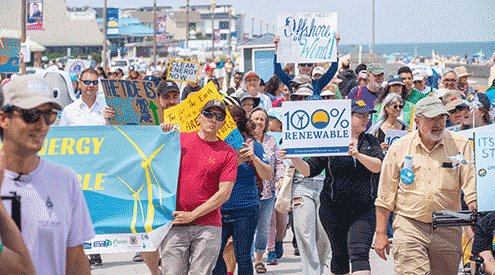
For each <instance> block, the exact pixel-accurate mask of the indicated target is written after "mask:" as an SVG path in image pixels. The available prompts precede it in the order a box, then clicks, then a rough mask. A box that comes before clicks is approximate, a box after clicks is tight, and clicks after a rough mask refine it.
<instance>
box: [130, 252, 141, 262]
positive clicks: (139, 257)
mask: <svg viewBox="0 0 495 275" xmlns="http://www.w3.org/2000/svg"><path fill="white" fill-rule="evenodd" d="M132 260H133V261H134V262H136V263H139V262H142V261H143V256H142V255H141V253H140V252H137V253H136V255H134V257H133V258H132Z"/></svg>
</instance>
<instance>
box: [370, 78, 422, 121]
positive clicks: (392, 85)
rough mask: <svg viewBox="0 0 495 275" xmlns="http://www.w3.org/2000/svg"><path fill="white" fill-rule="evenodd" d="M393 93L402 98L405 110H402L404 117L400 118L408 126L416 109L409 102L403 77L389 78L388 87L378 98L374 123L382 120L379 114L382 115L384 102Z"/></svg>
mask: <svg viewBox="0 0 495 275" xmlns="http://www.w3.org/2000/svg"><path fill="white" fill-rule="evenodd" d="M391 93H393V94H397V95H399V96H401V97H402V100H403V108H402V115H401V116H399V118H400V119H401V120H402V121H403V122H405V123H406V124H407V125H410V124H411V112H412V108H413V107H414V104H413V103H411V102H410V101H408V100H407V89H406V86H405V85H404V82H403V79H402V76H400V75H391V76H390V77H389V78H388V82H387V85H386V86H385V89H383V92H382V93H381V94H380V95H379V96H378V98H377V99H376V101H375V110H376V113H375V114H373V121H372V123H377V122H378V121H379V120H380V119H381V118H380V117H379V114H381V111H382V109H383V106H384V105H383V101H384V100H385V98H386V97H387V96H388V95H389V94H391Z"/></svg>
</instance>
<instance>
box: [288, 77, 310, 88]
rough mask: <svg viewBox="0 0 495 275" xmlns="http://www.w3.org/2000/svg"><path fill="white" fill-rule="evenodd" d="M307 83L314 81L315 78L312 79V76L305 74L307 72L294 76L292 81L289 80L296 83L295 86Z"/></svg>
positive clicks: (290, 83) (292, 83)
mask: <svg viewBox="0 0 495 275" xmlns="http://www.w3.org/2000/svg"><path fill="white" fill-rule="evenodd" d="M306 83H309V84H311V83H313V80H312V79H311V77H309V76H307V75H305V74H300V75H298V76H296V77H294V79H292V80H291V81H289V85H295V86H298V85H301V84H306Z"/></svg>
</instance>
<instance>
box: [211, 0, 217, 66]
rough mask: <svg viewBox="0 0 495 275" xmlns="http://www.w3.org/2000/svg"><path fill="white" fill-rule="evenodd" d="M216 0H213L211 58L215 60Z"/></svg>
mask: <svg viewBox="0 0 495 275" xmlns="http://www.w3.org/2000/svg"><path fill="white" fill-rule="evenodd" d="M215 4H216V3H215V0H211V3H210V5H211V59H212V61H214V60H215V34H214V32H215V31H214V15H215V14H214V12H215Z"/></svg>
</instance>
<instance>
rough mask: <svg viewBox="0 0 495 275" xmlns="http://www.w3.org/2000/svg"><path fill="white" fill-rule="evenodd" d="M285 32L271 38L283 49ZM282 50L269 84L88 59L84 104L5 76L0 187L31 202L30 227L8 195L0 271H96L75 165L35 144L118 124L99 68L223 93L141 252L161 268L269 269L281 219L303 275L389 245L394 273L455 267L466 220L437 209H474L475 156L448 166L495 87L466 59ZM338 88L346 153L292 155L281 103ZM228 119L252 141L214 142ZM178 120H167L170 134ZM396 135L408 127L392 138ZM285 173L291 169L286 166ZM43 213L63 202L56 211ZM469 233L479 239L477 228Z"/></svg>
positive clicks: (186, 147)
mask: <svg viewBox="0 0 495 275" xmlns="http://www.w3.org/2000/svg"><path fill="white" fill-rule="evenodd" d="M336 38H337V39H336V40H337V43H338V41H339V40H340V37H338V35H337V37H336ZM278 42H279V38H278V37H276V38H275V40H274V44H275V49H277V47H278ZM276 54H277V50H275V58H274V60H273V64H274V74H273V77H271V78H270V79H268V80H267V82H264V80H263V79H261V78H260V76H259V75H258V74H257V73H256V72H254V71H249V72H245V73H242V72H239V68H238V67H236V65H235V64H234V63H233V62H232V61H231V60H230V59H227V60H225V61H222V60H214V61H212V60H209V61H207V62H206V63H204V66H203V71H202V75H201V77H200V78H199V80H198V81H197V82H195V83H189V84H187V86H186V87H184V88H183V89H181V88H180V87H179V85H177V83H175V82H174V81H171V80H167V69H166V68H167V66H166V64H161V63H160V64H157V65H156V66H155V65H154V64H151V66H150V67H149V68H148V69H146V70H143V69H142V68H137V69H135V70H130V72H129V73H128V75H125V74H124V72H123V71H122V70H117V71H115V72H112V73H110V74H109V73H107V72H106V71H105V70H104V69H103V68H101V67H98V68H96V69H86V70H84V71H83V72H82V73H81V74H80V75H79V76H77V77H76V76H73V77H72V80H73V82H74V88H75V91H76V94H77V96H78V99H77V100H76V101H74V102H73V103H72V104H70V105H68V106H66V107H65V108H63V110H61V109H62V108H61V106H60V105H59V104H58V103H57V102H56V101H55V100H54V99H53V95H52V93H51V92H50V91H49V89H48V87H47V84H46V82H45V81H44V80H43V79H41V78H38V77H35V76H31V75H23V76H18V77H16V78H12V79H11V80H10V79H9V81H5V83H3V84H4V85H3V92H2V93H0V95H1V99H2V100H1V102H0V103H1V104H0V105H1V110H0V128H1V131H0V135H1V137H2V143H3V144H2V145H3V146H2V147H1V148H0V161H1V163H0V165H1V169H3V170H4V173H0V178H3V180H1V181H0V186H1V194H2V195H6V194H9V192H16V193H17V194H20V195H21V196H22V205H23V208H22V210H23V211H26V212H23V216H22V217H23V220H22V225H23V227H22V233H21V231H20V230H19V229H18V228H17V226H16V225H15V223H14V222H13V221H12V219H11V218H10V217H9V212H8V211H7V210H6V209H5V207H4V206H3V204H0V219H1V222H0V237H1V243H2V244H0V253H1V254H0V266H2V268H5V269H3V270H0V273H2V272H3V271H5V272H6V273H17V274H21V273H23V274H33V273H34V271H36V273H38V274H65V273H71V274H72V273H80V274H89V273H90V268H89V265H88V260H87V257H86V256H85V255H84V250H83V246H82V244H83V242H85V241H88V240H90V239H91V238H93V237H94V230H93V227H92V224H91V218H90V216H89V213H88V209H87V206H86V204H85V201H84V197H83V194H82V191H81V189H80V188H79V181H78V179H77V176H76V174H75V173H74V171H72V170H70V169H68V168H66V167H64V166H62V165H59V164H55V163H52V162H50V161H47V160H44V159H43V158H40V157H39V156H38V155H37V152H38V151H39V150H40V149H41V148H42V146H43V143H44V138H45V136H46V133H47V132H48V130H49V128H50V125H51V124H53V123H54V122H55V121H56V119H57V111H61V116H60V121H59V122H58V123H59V126H61V127H62V126H63V127H67V126H79V125H108V124H110V120H111V119H112V118H114V117H115V116H116V112H115V110H114V109H113V108H111V107H108V106H106V103H105V100H104V98H103V97H102V93H101V90H102V88H101V84H100V81H99V80H100V79H129V80H141V79H143V80H150V81H153V82H155V84H156V91H157V95H158V105H159V106H158V107H160V108H161V109H162V110H164V109H168V108H171V107H173V106H176V105H177V104H179V103H180V101H181V100H184V99H186V98H187V97H188V96H191V95H192V94H194V93H196V92H198V91H200V89H201V88H202V87H203V86H204V85H206V84H207V83H208V82H210V81H211V82H213V83H214V85H215V86H216V88H217V90H218V91H219V92H220V93H221V95H222V96H223V101H220V100H211V101H208V102H206V103H205V105H204V106H203V107H202V110H201V114H200V115H199V117H198V122H199V125H200V130H199V131H198V132H193V133H181V134H180V141H181V149H182V150H181V160H180V168H179V178H178V185H177V186H178V188H177V190H178V191H177V205H176V211H175V212H173V213H172V215H173V217H174V220H173V221H172V224H173V226H172V227H171V229H170V231H169V232H168V234H167V235H166V237H165V239H164V240H163V241H162V243H161V245H160V249H158V250H157V251H155V252H143V253H137V254H136V255H135V257H134V260H135V261H141V260H144V262H145V263H146V265H147V266H148V268H149V269H150V272H151V273H152V274H189V273H191V274H233V273H234V271H235V269H236V268H237V269H238V274H254V272H256V273H266V272H267V271H269V267H267V266H266V265H265V264H267V265H276V264H277V263H278V261H279V259H281V258H282V257H283V255H284V251H283V240H284V238H285V233H286V230H287V228H291V230H292V231H293V233H294V234H293V235H294V239H293V246H294V248H295V253H296V254H297V255H299V256H300V259H301V267H302V271H303V273H304V274H323V273H324V272H325V271H327V269H328V268H329V269H330V272H331V273H332V274H349V273H350V272H352V273H353V274H371V265H370V260H369V254H370V251H371V249H374V250H375V252H376V253H377V254H378V255H379V256H380V257H381V258H383V259H386V254H388V253H389V250H390V247H392V254H393V257H394V263H395V272H396V273H397V274H456V273H457V268H458V266H459V263H460V260H461V254H462V246H461V240H462V229H461V228H439V229H436V230H435V231H432V230H431V219H432V212H433V211H438V210H452V211H458V210H461V202H463V204H464V205H465V206H464V207H465V209H471V210H474V209H476V208H477V201H476V184H475V169H474V166H473V165H472V164H468V165H463V166H460V167H457V169H453V168H452V165H450V166H449V165H448V164H449V163H451V162H452V161H451V160H449V158H448V157H449V156H456V155H457V154H459V153H462V154H463V156H464V157H465V159H466V160H467V161H472V160H473V159H474V151H473V148H472V145H471V144H470V142H469V140H468V139H467V138H465V137H464V136H462V135H461V134H459V133H456V132H457V131H460V130H465V129H472V128H476V127H481V126H486V125H489V124H492V123H493V112H492V110H493V107H492V102H493V101H491V100H490V99H491V98H489V96H491V93H489V94H488V95H486V94H485V93H483V92H478V91H476V90H474V89H473V88H472V87H470V85H469V82H468V81H467V79H468V78H469V77H470V76H472V74H470V73H469V72H467V70H466V68H465V67H463V66H459V67H457V68H455V69H453V70H452V69H446V70H445V72H443V74H442V75H441V78H440V79H432V76H429V75H428V74H427V73H426V71H424V70H415V71H412V70H411V69H410V68H409V67H407V66H404V67H401V68H400V69H399V70H398V71H397V72H396V73H394V74H392V75H385V70H384V65H383V64H378V63H371V64H367V65H366V64H359V65H357V66H356V68H355V69H354V70H352V69H351V64H350V60H348V59H346V60H341V61H339V60H338V61H336V62H333V63H331V64H314V63H299V64H297V66H296V67H294V66H293V65H292V64H286V65H285V67H284V68H283V67H282V64H280V63H278V62H277V56H276ZM162 65H163V66H162ZM325 68H326V69H325ZM296 70H297V73H296ZM433 78H434V77H433ZM385 79H387V81H386V82H385ZM494 86H495V85H494ZM491 90H493V89H491ZM491 90H489V92H490V91H491ZM342 99H350V100H351V101H352V103H351V104H352V105H351V106H352V107H351V112H352V116H351V117H352V119H351V129H352V131H351V142H350V144H349V150H348V155H347V156H329V157H308V158H294V157H290V158H289V157H287V156H286V151H285V149H284V148H283V144H281V143H280V142H279V140H277V139H276V138H275V137H274V136H273V135H271V134H270V133H271V132H273V133H281V132H282V125H283V119H282V109H281V107H282V105H283V102H285V101H294V102H297V101H306V100H313V101H315V102H319V101H321V100H342ZM227 110H228V112H227ZM228 114H230V115H231V116H232V118H233V119H234V121H235V123H236V125H237V128H238V129H239V131H240V133H241V135H242V138H243V139H244V143H243V147H242V148H241V149H239V150H238V151H235V150H234V149H233V148H232V147H230V146H229V145H227V143H225V142H224V141H222V140H220V139H219V138H218V137H217V133H218V131H219V130H220V129H221V128H222V127H223V126H224V124H225V120H226V116H227V115H228ZM173 126H174V125H172V124H169V123H163V124H161V127H162V129H163V131H171V130H172V129H173ZM388 130H403V131H408V130H409V131H410V133H409V134H407V135H406V136H404V137H403V138H401V139H399V140H398V141H397V142H395V143H393V144H392V145H390V144H388V143H387V141H386V140H385V136H386V134H387V131H388ZM287 168H293V170H295V171H294V173H293V174H292V175H290V174H289V173H286V171H287ZM23 177H25V178H26V179H24V180H23ZM285 177H290V179H289V181H291V182H292V211H291V212H290V213H281V212H279V211H277V209H275V207H274V205H275V202H276V200H277V196H278V191H279V190H280V188H281V187H282V184H283V182H286V181H285V180H284V178H285ZM48 179H49V180H48ZM33 209H43V211H45V212H50V213H55V214H56V217H57V219H59V220H56V221H55V222H53V221H52V220H50V218H47V217H48V216H49V217H52V215H51V214H50V215H48V216H47V215H44V214H43V215H41V214H40V213H38V212H36V213H35V212H30V211H34V210H33ZM43 213H44V212H43ZM490 217H491V219H493V216H490ZM47 219H48V220H47ZM288 220H290V221H291V222H290V226H289V225H288ZM59 221H60V222H59ZM485 222H486V221H485ZM485 228H486V226H485V227H483V228H482V229H479V230H477V231H476V233H477V234H480V233H479V232H485V231H486V230H485ZM465 231H466V235H469V236H473V235H474V232H472V231H471V229H470V228H467V229H465ZM491 232H492V233H493V231H491ZM485 235H486V234H485ZM488 235H489V234H488ZM479 242H480V241H478V243H479ZM483 244H485V246H484V248H482V250H480V251H477V253H480V255H482V256H483V257H486V258H487V260H486V262H487V270H488V271H489V272H492V274H493V272H494V271H493V270H495V266H493V263H494V261H493V258H491V259H489V256H490V255H491V254H490V255H488V254H487V253H485V251H486V247H487V245H486V242H484V243H483ZM475 247H476V249H479V247H481V245H475ZM483 249H484V250H483ZM2 250H3V251H2ZM330 251H331V264H330V266H329V267H327V264H326V262H327V258H328V255H329V253H330ZM473 251H474V250H473ZM264 255H266V256H267V259H268V261H267V262H263V257H264ZM89 263H90V264H92V265H101V264H102V260H101V257H100V256H99V255H90V259H89Z"/></svg>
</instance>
